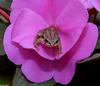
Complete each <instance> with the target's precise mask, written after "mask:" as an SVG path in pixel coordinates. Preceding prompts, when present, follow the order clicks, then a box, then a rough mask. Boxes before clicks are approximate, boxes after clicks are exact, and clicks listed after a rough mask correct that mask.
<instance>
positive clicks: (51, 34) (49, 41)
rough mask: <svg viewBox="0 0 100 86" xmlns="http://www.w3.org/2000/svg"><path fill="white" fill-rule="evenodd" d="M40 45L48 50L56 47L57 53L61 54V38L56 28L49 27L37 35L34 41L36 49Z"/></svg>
mask: <svg viewBox="0 0 100 86" xmlns="http://www.w3.org/2000/svg"><path fill="white" fill-rule="evenodd" d="M40 43H41V44H43V45H45V46H46V47H48V48H50V47H51V48H53V47H56V49H57V51H58V52H59V53H60V52H61V42H60V37H59V34H58V32H57V30H56V27H54V26H50V27H47V28H45V29H43V30H41V31H39V32H38V33H37V36H36V38H35V41H34V46H35V48H37V47H38V45H39V44H40Z"/></svg>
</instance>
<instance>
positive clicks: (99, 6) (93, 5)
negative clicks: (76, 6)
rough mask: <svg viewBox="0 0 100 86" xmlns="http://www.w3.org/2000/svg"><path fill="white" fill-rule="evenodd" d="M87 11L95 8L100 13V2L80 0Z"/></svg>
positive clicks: (97, 0)
mask: <svg viewBox="0 0 100 86" xmlns="http://www.w3.org/2000/svg"><path fill="white" fill-rule="evenodd" d="M80 1H81V2H82V4H83V5H84V6H85V8H86V9H91V8H95V9H96V10H98V11H100V0H80Z"/></svg>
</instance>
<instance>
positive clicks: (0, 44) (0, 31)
mask: <svg viewBox="0 0 100 86" xmlns="http://www.w3.org/2000/svg"><path fill="white" fill-rule="evenodd" d="M6 27H7V24H4V23H2V22H1V21H0V55H4V54H5V52H4V49H3V36H4V32H5V28H6Z"/></svg>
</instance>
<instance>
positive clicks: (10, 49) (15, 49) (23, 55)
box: [4, 25, 30, 65]
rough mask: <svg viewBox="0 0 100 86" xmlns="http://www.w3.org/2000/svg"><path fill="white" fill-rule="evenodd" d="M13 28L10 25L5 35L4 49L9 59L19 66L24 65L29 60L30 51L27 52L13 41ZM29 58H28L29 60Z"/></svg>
mask: <svg viewBox="0 0 100 86" xmlns="http://www.w3.org/2000/svg"><path fill="white" fill-rule="evenodd" d="M11 31H12V26H11V25H10V26H9V27H8V28H7V29H6V31H5V34H4V49H5V52H6V54H7V56H8V58H9V59H10V60H11V61H12V62H14V63H15V64H17V65H20V64H22V63H24V62H25V61H26V60H27V59H28V58H29V56H28V55H29V54H30V51H28V52H27V51H26V50H25V49H23V48H21V47H20V46H18V45H17V44H15V43H13V42H12V41H11ZM27 57H28V58H27Z"/></svg>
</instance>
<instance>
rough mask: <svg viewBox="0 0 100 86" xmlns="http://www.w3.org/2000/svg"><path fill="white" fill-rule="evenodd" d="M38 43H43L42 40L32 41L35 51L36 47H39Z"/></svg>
mask: <svg viewBox="0 0 100 86" xmlns="http://www.w3.org/2000/svg"><path fill="white" fill-rule="evenodd" d="M40 43H43V38H41V37H40V38H36V39H35V41H34V47H35V48H36V49H38V46H39V44H40Z"/></svg>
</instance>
